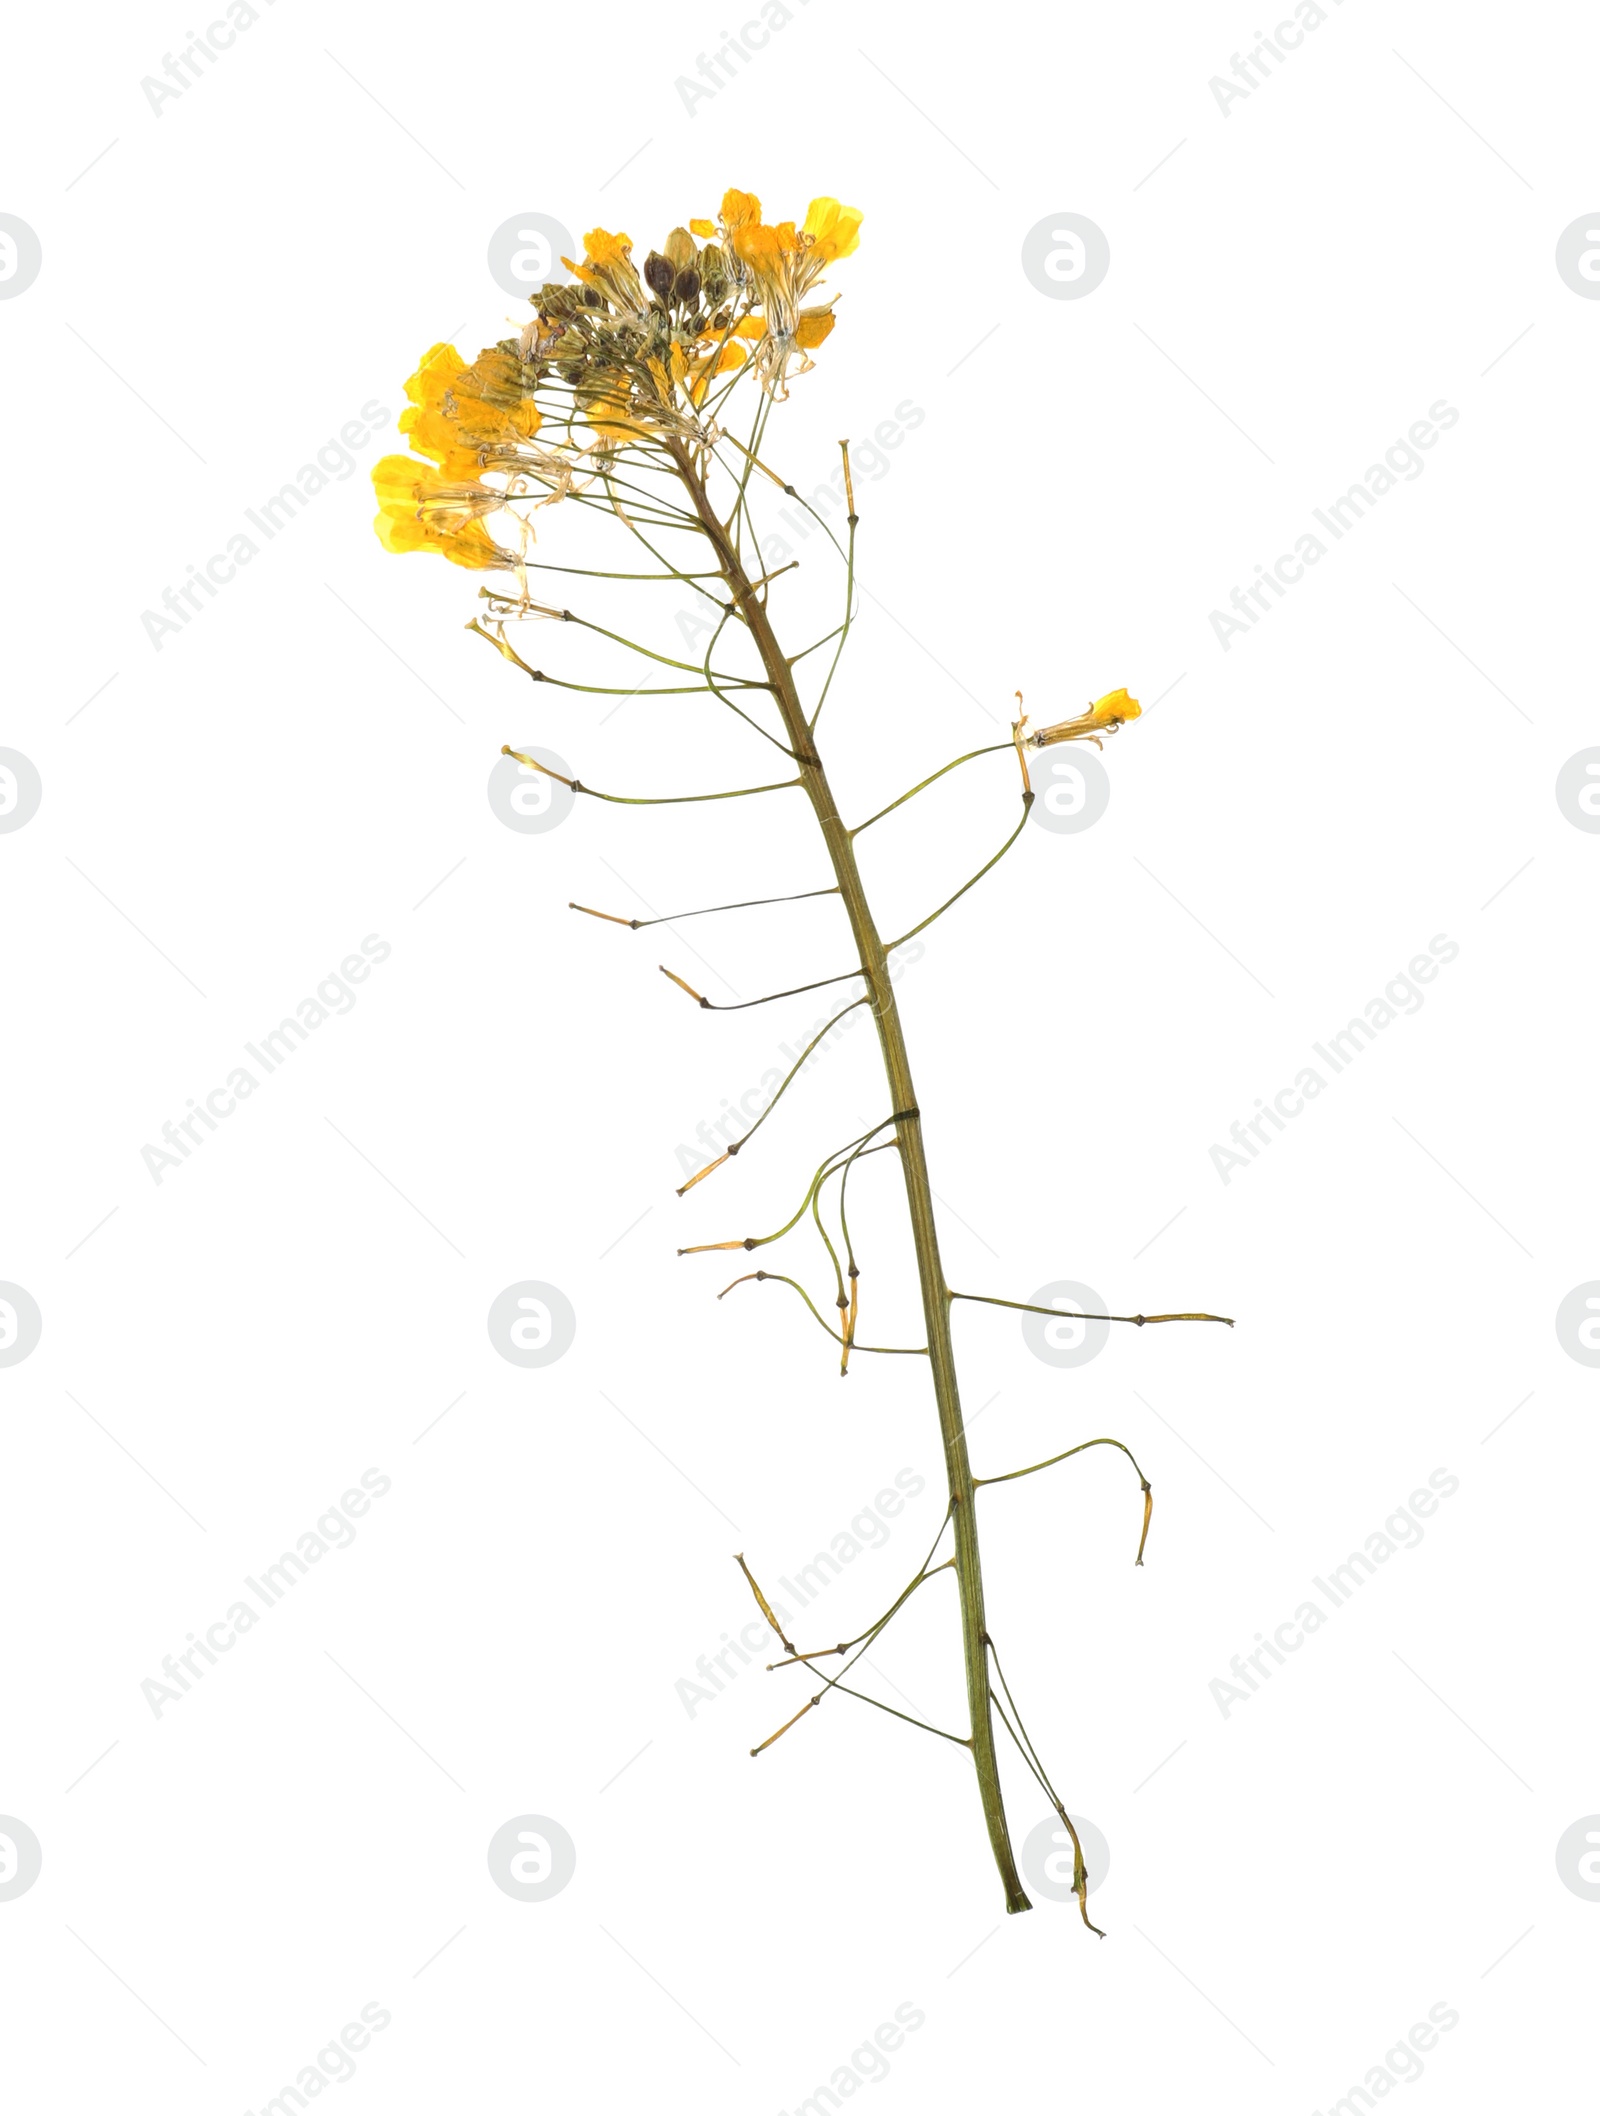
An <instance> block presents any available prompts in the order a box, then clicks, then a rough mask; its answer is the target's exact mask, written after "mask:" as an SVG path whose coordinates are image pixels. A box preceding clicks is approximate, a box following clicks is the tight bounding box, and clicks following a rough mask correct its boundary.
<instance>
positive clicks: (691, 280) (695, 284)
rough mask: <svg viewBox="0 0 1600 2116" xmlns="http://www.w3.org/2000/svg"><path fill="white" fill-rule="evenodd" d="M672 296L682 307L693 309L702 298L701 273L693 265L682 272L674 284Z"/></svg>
mask: <svg viewBox="0 0 1600 2116" xmlns="http://www.w3.org/2000/svg"><path fill="white" fill-rule="evenodd" d="M672 298H673V300H674V301H676V302H677V303H678V305H679V306H680V307H681V308H686V309H692V308H693V307H694V305H695V303H696V302H697V301H698V300H699V299H700V274H699V273H698V272H697V271H695V270H694V268H693V267H692V266H691V267H690V268H689V269H688V270H687V271H683V272H680V273H679V274H678V277H677V280H676V282H675V283H674V285H673V289H672Z"/></svg>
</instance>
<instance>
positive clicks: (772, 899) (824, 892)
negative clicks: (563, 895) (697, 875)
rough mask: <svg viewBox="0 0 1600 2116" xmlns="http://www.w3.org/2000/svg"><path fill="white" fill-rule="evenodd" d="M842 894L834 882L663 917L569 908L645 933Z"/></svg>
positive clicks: (586, 906) (673, 913)
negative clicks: (690, 921) (722, 914)
mask: <svg viewBox="0 0 1600 2116" xmlns="http://www.w3.org/2000/svg"><path fill="white" fill-rule="evenodd" d="M838 894H839V885H838V883H837V882H834V883H831V884H830V885H829V887H828V888H826V889H797V890H796V891H795V892H794V894H793V895H792V896H748V897H745V898H744V899H743V900H742V901H741V902H740V903H737V904H706V905H703V906H702V907H701V909H700V910H698V911H669V912H668V913H667V914H666V915H665V916H664V917H662V918H618V917H616V916H615V914H614V913H612V912H610V911H596V910H594V909H593V908H592V907H591V906H590V905H588V904H572V903H569V904H568V906H567V909H568V910H569V911H586V912H588V914H589V916H590V918H604V919H609V920H610V921H611V923H612V925H614V926H631V927H632V929H633V931H634V932H635V933H642V932H643V931H644V929H645V928H646V926H675V925H677V924H678V923H679V921H680V920H681V919H686V918H710V917H712V916H713V915H714V914H715V913H716V912H718V911H755V910H759V909H760V907H761V906H762V905H763V904H802V903H804V902H805V901H806V899H807V898H808V897H813V896H837V895H838ZM861 1003H862V1002H861V1001H860V1000H859V999H858V1000H856V1001H855V1002H854V1004H855V1005H857V1006H860V1005H861ZM846 1011H848V1009H847V1010H846Z"/></svg>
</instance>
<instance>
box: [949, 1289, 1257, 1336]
mask: <svg viewBox="0 0 1600 2116" xmlns="http://www.w3.org/2000/svg"><path fill="white" fill-rule="evenodd" d="M950 1298H951V1299H952V1300H975V1301H982V1302H983V1303H984V1305H985V1306H986V1307H990V1308H1015V1309H1017V1310H1018V1312H1019V1313H1020V1314H1023V1315H1053V1316H1054V1317H1055V1318H1056V1320H1057V1321H1058V1322H1059V1321H1061V1320H1062V1318H1063V1317H1065V1318H1066V1319H1067V1320H1068V1321H1077V1322H1119V1323H1135V1324H1137V1326H1138V1327H1139V1328H1140V1329H1141V1330H1142V1329H1143V1328H1144V1326H1145V1324H1146V1323H1168V1322H1214V1323H1226V1324H1227V1326H1228V1328H1229V1329H1230V1330H1231V1329H1232V1328H1233V1317H1232V1316H1231V1315H1198V1314H1192V1315H1191V1314H1183V1315H1085V1314H1084V1313H1083V1312H1082V1311H1081V1310H1080V1309H1077V1308H1040V1307H1036V1306H1035V1305H1034V1303H1033V1302H1032V1301H1026V1300H1001V1299H1000V1298H999V1296H998V1295H997V1294H994V1293H952V1294H951V1296H950Z"/></svg>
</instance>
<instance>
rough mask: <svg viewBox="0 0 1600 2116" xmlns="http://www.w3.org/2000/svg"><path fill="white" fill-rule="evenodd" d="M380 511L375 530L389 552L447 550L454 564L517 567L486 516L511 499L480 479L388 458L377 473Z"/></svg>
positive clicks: (412, 459) (411, 459)
mask: <svg viewBox="0 0 1600 2116" xmlns="http://www.w3.org/2000/svg"><path fill="white" fill-rule="evenodd" d="M372 483H373V487H374V490H375V491H376V492H377V495H378V506H379V509H380V512H379V514H378V517H377V519H376V521H375V522H374V524H373V527H374V528H375V529H376V530H377V532H378V536H379V539H380V540H381V542H382V544H383V546H384V548H385V550H388V551H442V552H443V553H444V555H445V557H446V558H447V559H449V560H450V562H451V563H452V565H457V566H473V567H478V568H484V567H490V566H513V565H515V564H516V560H515V558H514V557H513V556H512V554H511V553H510V552H509V551H502V550H501V548H500V546H499V545H498V544H497V543H496V542H495V541H494V539H493V537H492V536H490V534H489V532H488V530H487V529H486V528H485V527H484V525H483V521H482V517H483V516H484V515H485V514H491V513H493V512H494V510H495V509H496V508H497V507H502V506H504V504H505V495H504V494H503V493H499V492H493V491H491V490H490V488H489V487H488V486H487V485H480V484H478V483H477V482H476V481H475V480H471V479H469V480H467V481H466V482H464V483H458V482H455V481H453V480H451V479H449V478H446V477H443V476H441V475H440V473H439V472H438V471H435V470H430V469H428V468H427V466H426V465H425V464H422V463H419V462H417V460H416V459H415V457H413V456H385V457H384V458H383V460H382V461H381V462H380V463H378V464H376V465H375V466H374V468H373V472H372Z"/></svg>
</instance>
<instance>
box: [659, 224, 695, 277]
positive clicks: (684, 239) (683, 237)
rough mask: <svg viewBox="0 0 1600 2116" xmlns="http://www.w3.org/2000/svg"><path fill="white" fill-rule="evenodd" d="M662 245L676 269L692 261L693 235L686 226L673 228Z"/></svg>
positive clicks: (680, 269) (680, 268) (679, 269)
mask: <svg viewBox="0 0 1600 2116" xmlns="http://www.w3.org/2000/svg"><path fill="white" fill-rule="evenodd" d="M664 247H665V249H666V253H667V257H668V260H669V261H670V263H671V264H672V265H673V266H674V267H675V269H677V270H678V271H680V272H681V271H682V269H683V267H684V266H685V265H687V264H693V263H694V237H693V236H692V235H691V234H690V233H689V231H688V229H687V228H674V229H673V231H672V233H671V234H670V235H669V236H668V237H667V240H666V243H665V246H664Z"/></svg>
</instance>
